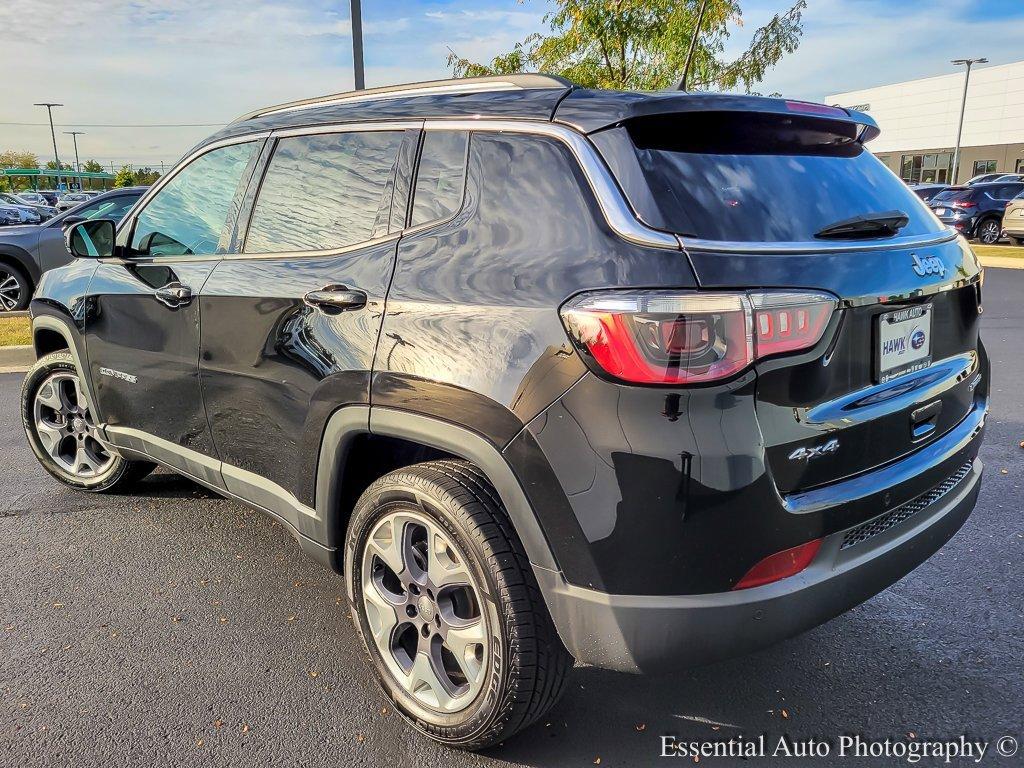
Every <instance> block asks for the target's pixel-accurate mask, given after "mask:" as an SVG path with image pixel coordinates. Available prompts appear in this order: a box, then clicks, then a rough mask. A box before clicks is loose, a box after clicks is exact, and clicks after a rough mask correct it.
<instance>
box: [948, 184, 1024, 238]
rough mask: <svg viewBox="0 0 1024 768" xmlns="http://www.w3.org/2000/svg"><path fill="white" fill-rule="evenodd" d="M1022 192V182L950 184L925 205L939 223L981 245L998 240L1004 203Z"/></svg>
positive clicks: (1023, 188)
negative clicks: (961, 185) (965, 185)
mask: <svg viewBox="0 0 1024 768" xmlns="http://www.w3.org/2000/svg"><path fill="white" fill-rule="evenodd" d="M1021 192H1024V182H1019V181H1014V182H1009V183H989V184H975V185H974V186H972V187H950V188H949V189H947V190H946V191H945V192H939V193H938V194H937V195H935V197H933V198H932V199H931V202H930V203H929V207H930V208H931V209H932V211H934V212H935V215H936V216H938V217H939V218H940V219H941V220H942V223H943V224H946V225H948V226H951V227H953V228H954V229H956V230H957V231H958V232H961V233H962V234H963V235H964V236H965V237H969V238H977V239H978V240H980V241H981V242H982V243H984V244H985V245H992V244H993V243H997V242H999V236H1000V233H1001V232H1002V228H1003V225H1002V221H1003V214H1004V213H1005V211H1006V203H1007V202H1008V201H1009V200H1011V199H1012V198H1014V197H1016V196H1017V195H1019V194H1020V193H1021Z"/></svg>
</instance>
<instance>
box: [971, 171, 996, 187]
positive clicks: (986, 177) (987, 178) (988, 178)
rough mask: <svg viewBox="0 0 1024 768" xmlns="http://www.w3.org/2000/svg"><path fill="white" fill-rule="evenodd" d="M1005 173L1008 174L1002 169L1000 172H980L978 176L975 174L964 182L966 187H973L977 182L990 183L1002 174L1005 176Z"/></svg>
mask: <svg viewBox="0 0 1024 768" xmlns="http://www.w3.org/2000/svg"><path fill="white" fill-rule="evenodd" d="M1005 175H1006V174H1005V173H1003V172H1002V171H1000V172H999V173H979V174H978V175H977V176H974V177H972V178H971V179H969V180H968V181H967V182H966V183H965V184H964V186H965V187H973V186H974V185H975V184H988V183H989V182H992V181H995V180H996V179H998V178H999V177H1000V176H1005Z"/></svg>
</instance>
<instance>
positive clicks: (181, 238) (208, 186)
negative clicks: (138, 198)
mask: <svg viewBox="0 0 1024 768" xmlns="http://www.w3.org/2000/svg"><path fill="white" fill-rule="evenodd" d="M256 147H257V144H256V142H251V141H250V142H246V143H244V144H232V145H231V146H227V147H222V148H221V149H215V150H213V151H211V152H207V153H206V154H204V155H201V156H200V157H198V158H196V159H195V160H193V161H192V162H191V163H189V164H188V165H187V166H185V167H184V168H183V169H182V170H181V171H179V172H178V173H177V174H176V175H175V176H174V178H172V179H171V180H170V181H168V182H167V184H166V185H164V186H163V187H162V188H161V189H160V191H159V192H157V193H156V196H155V197H154V198H153V199H152V200H150V201H149V203H148V204H147V205H146V207H145V208H143V209H142V212H141V213H140V214H139V216H138V218H137V219H136V222H135V231H134V232H133V234H132V250H133V251H135V252H136V253H139V254H144V255H149V256H185V255H191V254H212V253H223V252H224V250H225V246H226V243H227V236H228V234H229V233H228V232H227V229H228V227H227V226H226V225H227V223H228V218H229V213H230V212H231V203H232V201H233V200H234V199H235V197H236V195H238V194H239V192H240V190H241V188H242V186H243V185H244V184H245V183H247V182H248V181H249V177H250V176H251V173H252V172H251V166H250V163H252V162H254V161H255V154H256ZM247 169H249V173H246V170H247Z"/></svg>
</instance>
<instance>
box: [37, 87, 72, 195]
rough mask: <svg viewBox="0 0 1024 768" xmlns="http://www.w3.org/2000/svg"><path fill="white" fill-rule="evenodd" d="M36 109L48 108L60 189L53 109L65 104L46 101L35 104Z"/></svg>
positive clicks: (58, 187) (58, 181)
mask: <svg viewBox="0 0 1024 768" xmlns="http://www.w3.org/2000/svg"><path fill="white" fill-rule="evenodd" d="M32 106H34V107H46V114H47V115H49V116H50V138H52V139H53V160H54V162H55V163H57V189H60V158H59V157H57V134H56V133H54V130H53V108H54V107H63V106H64V105H63V104H57V103H55V102H52V101H44V102H42V103H39V104H33V105H32Z"/></svg>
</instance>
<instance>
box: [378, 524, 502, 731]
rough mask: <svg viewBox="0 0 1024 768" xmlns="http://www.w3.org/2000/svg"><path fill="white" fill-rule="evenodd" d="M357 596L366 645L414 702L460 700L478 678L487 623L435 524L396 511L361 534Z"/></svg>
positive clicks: (444, 705)
mask: <svg viewBox="0 0 1024 768" xmlns="http://www.w3.org/2000/svg"><path fill="white" fill-rule="evenodd" d="M361 583H362V599H363V607H364V609H365V612H366V619H367V624H368V626H369V628H370V633H371V634H372V636H373V641H374V644H375V645H376V647H377V650H378V651H379V652H380V654H381V657H382V658H383V660H384V664H385V666H386V667H387V668H388V670H389V671H390V672H391V675H392V677H393V678H394V679H395V681H396V682H397V683H398V684H399V685H400V686H401V687H402V688H403V689H404V690H405V691H406V693H408V694H409V695H411V696H412V697H413V698H415V699H416V700H417V701H418V702H419V703H420V704H421V705H422V706H425V707H427V708H429V709H432V710H435V711H438V712H441V713H445V714H450V713H454V712H458V711H460V710H462V709H465V708H466V707H468V706H469V705H470V704H471V703H472V702H473V700H474V699H475V698H476V695H477V694H478V693H479V691H480V688H481V687H482V685H483V683H484V680H485V679H486V677H487V675H486V661H487V658H488V645H489V644H488V636H487V626H486V622H485V620H484V616H483V612H482V610H481V601H480V589H479V588H478V586H477V583H476V579H475V578H474V576H473V575H472V573H471V572H470V569H469V566H468V564H467V561H466V558H465V556H464V555H463V554H462V552H461V551H460V550H459V548H458V547H457V546H456V545H455V544H454V542H453V541H452V539H451V538H450V537H449V536H448V534H447V533H445V532H444V531H443V530H442V529H441V528H440V526H439V525H438V524H437V523H435V522H434V521H432V520H430V519H429V518H427V517H426V516H424V515H421V514H418V513H415V512H412V511H408V510H402V511H398V512H393V513H390V514H388V515H386V516H385V517H383V518H382V519H381V520H379V521H378V522H377V524H376V525H375V526H374V528H373V530H372V531H371V533H370V536H369V538H368V539H367V541H366V545H365V547H364V550H363V556H362V569H361Z"/></svg>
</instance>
